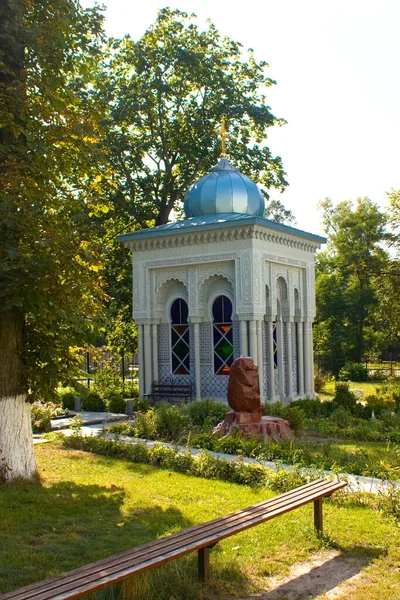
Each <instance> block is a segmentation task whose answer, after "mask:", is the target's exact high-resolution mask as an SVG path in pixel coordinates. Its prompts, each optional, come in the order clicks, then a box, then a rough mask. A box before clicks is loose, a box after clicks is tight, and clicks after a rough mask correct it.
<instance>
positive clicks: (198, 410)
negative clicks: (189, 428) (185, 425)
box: [185, 398, 229, 430]
mask: <svg viewBox="0 0 400 600" xmlns="http://www.w3.org/2000/svg"><path fill="white" fill-rule="evenodd" d="M228 410H229V406H228V405H226V404H223V403H222V402H216V401H215V400H210V399H208V398H206V399H204V400H196V402H190V403H189V404H187V405H186V406H185V411H186V412H187V414H188V416H189V419H190V421H191V423H192V425H194V426H197V427H201V428H202V429H203V430H206V429H212V428H213V427H215V426H216V425H218V423H220V422H221V421H223V420H224V418H225V415H226V413H227V412H228Z"/></svg>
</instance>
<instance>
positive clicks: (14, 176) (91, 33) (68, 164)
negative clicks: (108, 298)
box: [0, 0, 104, 398]
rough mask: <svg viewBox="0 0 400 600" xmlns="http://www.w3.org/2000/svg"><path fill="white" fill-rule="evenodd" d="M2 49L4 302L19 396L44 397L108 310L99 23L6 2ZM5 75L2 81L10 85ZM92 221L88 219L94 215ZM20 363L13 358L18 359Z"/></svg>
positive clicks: (85, 13)
mask: <svg viewBox="0 0 400 600" xmlns="http://www.w3.org/2000/svg"><path fill="white" fill-rule="evenodd" d="M6 6H7V9H5V10H4V12H2V36H1V40H0V62H1V63H2V74H3V75H2V78H1V81H0V123H2V125H3V126H2V127H1V128H0V155H1V161H0V177H1V181H2V186H1V191H0V299H1V302H0V304H1V307H2V313H3V314H2V317H1V318H2V320H3V321H7V320H8V319H9V318H10V316H11V313H12V311H13V310H14V311H15V310H17V311H18V312H19V314H20V315H21V316H22V320H23V323H24V335H23V337H22V334H21V332H18V333H17V335H18V336H20V338H19V339H18V340H17V341H16V342H15V340H14V341H13V342H12V343H11V345H10V348H9V350H7V349H6V351H7V352H8V354H9V355H11V354H10V352H11V348H14V347H16V348H20V349H21V352H22V355H23V356H22V358H23V360H24V370H23V381H22V383H21V385H22V386H23V387H24V389H28V388H30V389H31V392H32V397H34V398H50V397H51V396H52V394H53V393H54V389H55V387H56V386H57V384H58V381H60V380H66V379H68V377H69V376H70V375H71V374H73V373H74V372H75V371H76V369H77V365H78V359H77V356H76V354H75V353H74V351H73V347H74V346H76V345H77V344H79V343H81V342H83V341H84V340H85V338H86V337H87V335H88V333H89V331H90V330H91V329H92V328H93V327H94V325H95V320H96V318H97V315H98V314H99V311H100V309H101V305H102V302H103V299H104V296H103V291H102V287H101V279H100V278H99V275H98V271H99V269H101V263H100V257H99V255H98V251H97V249H96V248H95V247H94V246H93V244H92V242H91V239H90V235H89V233H90V232H89V227H88V219H87V213H88V207H89V206H93V207H94V206H96V207H97V208H98V207H99V202H98V201H97V198H96V195H95V194H94V193H93V190H92V191H90V181H93V180H95V178H96V174H97V173H98V163H99V161H98V160H97V159H96V156H97V157H98V155H97V150H96V143H97V141H98V139H99V135H100V131H99V125H98V118H97V117H99V118H100V109H99V108H98V109H96V108H95V102H96V100H95V96H94V95H93V93H92V92H91V90H90V89H89V83H90V78H91V75H92V74H93V73H94V71H95V70H96V65H97V64H98V57H99V51H100V44H101V38H102V33H101V23H102V17H101V15H100V12H99V10H98V9H93V8H89V9H84V8H82V7H81V6H80V5H79V3H77V2H75V1H73V0H55V1H54V2H51V3H49V2H45V1H38V2H33V3H32V2H30V3H25V2H15V3H11V2H9V3H6ZM5 74H6V75H5ZM93 210H94V209H93ZM19 358H20V357H19Z"/></svg>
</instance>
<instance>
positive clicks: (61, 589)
mask: <svg viewBox="0 0 400 600" xmlns="http://www.w3.org/2000/svg"><path fill="white" fill-rule="evenodd" d="M346 485H347V483H345V482H340V481H339V482H338V481H336V482H334V481H327V480H324V479H319V480H317V481H314V482H312V483H308V484H306V485H303V486H301V487H298V488H296V489H294V490H291V491H290V492H286V493H285V494H281V495H280V496H276V497H275V498H271V499H270V500H265V501H263V502H259V503H258V504H254V505H253V506H250V507H249V508H246V509H244V510H238V511H237V512H234V513H232V514H230V515H227V516H225V517H219V518H217V519H214V520H213V521H208V522H207V523H202V524H201V525H196V526H194V527H191V528H190V529H185V530H183V531H181V532H179V533H174V534H172V535H169V536H167V537H163V538H160V539H158V540H156V541H154V542H150V543H148V544H143V545H142V546H138V547H136V548H133V549H132V550H127V551H126V552H121V553H120V554H115V555H114V556H110V557H109V558H105V559H102V560H98V561H97V562H94V563H91V564H89V565H85V566H83V567H80V568H78V569H74V570H73V571H69V572H68V573H66V574H65V575H62V576H60V577H53V578H52V579H46V580H44V581H40V582H39V583H34V584H32V585H28V586H26V587H23V588H21V589H19V590H15V591H13V592H9V593H7V594H3V595H1V596H0V600H67V599H68V598H80V597H82V596H84V595H85V594H88V593H90V592H95V591H97V590H100V589H102V588H104V587H106V586H109V585H112V584H114V583H117V582H119V581H122V580H123V579H125V578H126V577H129V576H130V575H136V574H138V573H142V572H144V571H147V570H149V569H152V568H154V567H157V566H159V565H162V564H164V563H167V562H169V561H171V560H174V559H176V558H178V557H179V556H184V555H185V554H189V553H190V552H195V551H197V552H198V572H199V578H200V580H203V581H204V580H206V579H207V576H208V570H209V558H210V548H212V547H213V546H215V544H217V543H218V542H219V541H221V540H223V539H224V538H227V537H229V536H231V535H234V534H235V533H239V532H240V531H244V530H245V529H249V528H250V527H254V526H255V525H259V524H260V523H264V522H265V521H269V520H270V519H273V518H275V517H278V516H279V515H283V514H284V513H286V512H289V511H291V510H294V509H295V508H299V507H300V506H303V505H304V504H307V503H308V502H313V503H314V527H315V529H316V531H317V533H318V534H319V535H321V534H322V500H323V498H325V497H327V496H330V495H331V494H333V492H335V491H336V490H339V489H341V488H343V487H344V486H346Z"/></svg>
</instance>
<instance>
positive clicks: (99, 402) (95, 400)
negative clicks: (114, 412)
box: [82, 392, 106, 412]
mask: <svg viewBox="0 0 400 600" xmlns="http://www.w3.org/2000/svg"><path fill="white" fill-rule="evenodd" d="M82 410H85V411H93V412H105V410H106V403H105V401H104V400H103V398H102V397H101V396H100V394H98V393H97V392H89V393H88V395H87V396H86V397H85V398H82Z"/></svg>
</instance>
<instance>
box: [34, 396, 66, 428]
mask: <svg viewBox="0 0 400 600" xmlns="http://www.w3.org/2000/svg"><path fill="white" fill-rule="evenodd" d="M68 415H69V410H68V409H64V408H62V407H61V406H59V405H58V404H54V402H45V403H41V402H34V403H33V404H31V422H32V431H33V433H43V432H46V431H51V423H50V421H51V419H54V418H56V417H67V416H68Z"/></svg>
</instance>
